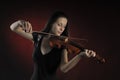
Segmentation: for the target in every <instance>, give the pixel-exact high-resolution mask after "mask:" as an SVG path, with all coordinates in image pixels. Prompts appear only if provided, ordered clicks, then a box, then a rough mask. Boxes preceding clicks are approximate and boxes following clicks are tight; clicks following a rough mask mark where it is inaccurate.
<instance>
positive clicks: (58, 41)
mask: <svg viewBox="0 0 120 80" xmlns="http://www.w3.org/2000/svg"><path fill="white" fill-rule="evenodd" d="M40 34H44V35H48V34H49V35H51V37H50V39H49V40H50V42H49V43H50V46H51V47H57V48H62V47H63V48H66V49H67V50H68V53H75V54H79V53H80V52H81V51H84V50H85V48H83V47H82V46H81V45H79V44H78V43H76V42H74V41H72V40H70V39H69V38H68V37H66V36H56V35H54V34H50V33H45V32H40ZM66 38H68V40H67V41H65V39H66ZM94 58H95V59H96V60H97V61H98V62H99V63H105V59H104V58H102V57H101V56H99V55H98V54H96V56H95V57H94Z"/></svg>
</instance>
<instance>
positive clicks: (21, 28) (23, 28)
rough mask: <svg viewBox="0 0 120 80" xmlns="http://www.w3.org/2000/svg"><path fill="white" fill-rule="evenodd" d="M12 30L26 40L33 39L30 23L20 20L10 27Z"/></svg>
mask: <svg viewBox="0 0 120 80" xmlns="http://www.w3.org/2000/svg"><path fill="white" fill-rule="evenodd" d="M10 29H11V30H12V31H14V32H16V33H17V34H19V35H21V36H23V37H24V38H27V39H30V40H32V39H33V36H32V25H31V24H30V22H28V21H25V20H18V21H16V22H14V23H12V24H11V25H10Z"/></svg>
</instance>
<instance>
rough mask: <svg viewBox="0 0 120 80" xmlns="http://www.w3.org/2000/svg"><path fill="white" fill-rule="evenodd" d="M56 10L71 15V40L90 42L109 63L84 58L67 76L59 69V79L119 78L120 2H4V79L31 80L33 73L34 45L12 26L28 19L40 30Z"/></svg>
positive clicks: (0, 34) (0, 38)
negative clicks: (74, 38) (16, 32)
mask: <svg viewBox="0 0 120 80" xmlns="http://www.w3.org/2000/svg"><path fill="white" fill-rule="evenodd" d="M56 10H61V11H64V12H65V13H66V14H67V15H68V17H69V22H70V24H69V26H70V36H71V37H77V38H82V39H87V40H88V43H87V44H86V45H85V46H84V47H85V48H88V49H92V50H94V51H96V52H97V53H98V54H99V55H101V56H102V57H104V58H105V59H106V63H105V64H99V63H96V62H95V61H93V60H91V59H83V60H81V61H80V62H79V63H78V64H77V66H75V67H74V68H73V69H72V70H70V71H69V72H68V73H66V74H64V73H62V72H61V71H60V70H59V69H58V72H57V74H58V77H59V78H60V79H61V80H116V79H117V78H119V75H118V74H119V57H120V53H119V43H120V39H119V38H120V35H119V33H120V29H119V27H120V22H119V21H120V12H119V10H120V2H117V1H110V0H109V1H105V0H104V1H103V0H98V1H86V0H84V1H79V2H78V1H76V0H73V1H69V0H68V1H65V0H56V1H45V0H44V1H35V0H34V1H23V0H19V1H9V2H7V1H6V2H5V1H3V2H1V3H0V80H30V78H31V75H32V71H33V61H32V51H33V44H32V42H31V41H29V40H26V39H24V38H22V37H21V36H18V35H17V34H15V33H14V32H12V31H11V30H10V28H9V27H10V25H11V24H12V23H13V22H15V21H16V20H19V19H23V20H28V21H29V22H30V23H31V24H32V26H33V30H37V31H39V30H41V29H42V28H43V27H44V25H45V24H46V22H47V20H48V18H49V17H50V15H51V14H52V13H53V12H54V11H56ZM118 80H119V79H118Z"/></svg>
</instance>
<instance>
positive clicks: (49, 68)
mask: <svg viewBox="0 0 120 80" xmlns="http://www.w3.org/2000/svg"><path fill="white" fill-rule="evenodd" d="M68 28H69V27H68V17H67V16H66V15H65V14H64V13H63V12H59V11H58V12H55V13H54V14H53V15H52V16H51V17H50V19H49V20H48V22H47V24H46V26H45V28H44V29H43V30H42V31H41V32H33V31H32V26H31V24H30V23H29V22H28V21H24V20H18V21H16V22H14V23H12V24H11V26H10V29H11V30H12V31H14V32H16V33H17V34H19V35H21V36H22V37H24V38H27V39H29V40H31V41H33V42H34V52H33V61H34V72H33V75H32V78H31V80H57V78H56V70H57V68H60V70H61V71H63V72H64V73H66V72H68V71H69V70H70V69H72V68H73V67H74V66H75V65H76V64H77V63H78V62H79V61H80V59H82V58H84V57H83V56H85V57H88V58H90V57H95V56H96V53H95V52H94V51H92V50H88V49H84V50H83V51H78V52H79V54H76V56H75V57H73V58H72V59H71V60H69V61H68V53H69V50H68V49H67V46H65V45H62V46H61V47H56V46H51V37H53V35H54V36H57V37H61V36H66V38H64V40H63V41H64V42H65V43H67V41H69V39H68V38H67V37H68ZM44 33H46V34H44ZM52 39H54V38H52ZM55 41H56V40H55ZM53 42H54V41H53Z"/></svg>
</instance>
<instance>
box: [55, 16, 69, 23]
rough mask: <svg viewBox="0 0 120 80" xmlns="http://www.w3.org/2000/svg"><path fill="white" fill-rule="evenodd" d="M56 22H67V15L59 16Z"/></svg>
mask: <svg viewBox="0 0 120 80" xmlns="http://www.w3.org/2000/svg"><path fill="white" fill-rule="evenodd" d="M56 22H58V23H67V19H66V18H65V17H59V18H58V19H57V20H56Z"/></svg>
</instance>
